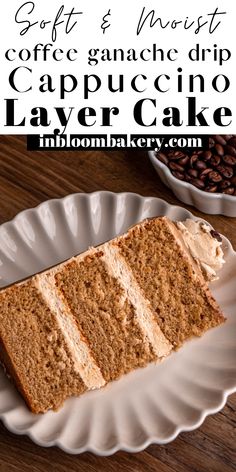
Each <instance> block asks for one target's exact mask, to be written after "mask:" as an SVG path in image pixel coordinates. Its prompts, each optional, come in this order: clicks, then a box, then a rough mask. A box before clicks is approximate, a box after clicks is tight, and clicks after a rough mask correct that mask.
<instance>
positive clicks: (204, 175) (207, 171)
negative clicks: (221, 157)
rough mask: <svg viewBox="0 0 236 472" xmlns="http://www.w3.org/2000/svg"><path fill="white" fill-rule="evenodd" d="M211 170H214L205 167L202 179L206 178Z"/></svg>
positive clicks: (201, 175)
mask: <svg viewBox="0 0 236 472" xmlns="http://www.w3.org/2000/svg"><path fill="white" fill-rule="evenodd" d="M210 172H212V169H211V168H210V167H207V169H205V170H203V171H202V172H201V174H200V179H201V180H204V179H205V178H206V177H207V176H208V174H209V173H210Z"/></svg>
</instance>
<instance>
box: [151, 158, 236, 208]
mask: <svg viewBox="0 0 236 472" xmlns="http://www.w3.org/2000/svg"><path fill="white" fill-rule="evenodd" d="M148 155H149V159H150V161H151V163H152V165H153V167H154V168H155V170H156V172H157V174H158V175H159V177H160V179H161V180H162V182H164V184H165V185H167V187H169V188H170V189H171V190H172V192H173V193H174V194H175V196H176V197H177V198H178V199H179V200H181V202H184V203H186V204H187V205H192V206H195V207H196V208H197V209H198V210H200V211H202V212H203V213H208V214H210V215H224V216H234V217H236V197H235V196H232V195H225V194H223V193H208V192H204V191H203V190H199V189H198V188H196V187H194V185H192V184H190V183H188V182H183V181H182V180H178V179H176V177H174V176H173V175H172V173H171V171H170V169H169V168H168V167H167V166H166V165H165V164H163V163H162V162H160V161H159V160H158V159H157V157H156V156H155V151H149V152H148Z"/></svg>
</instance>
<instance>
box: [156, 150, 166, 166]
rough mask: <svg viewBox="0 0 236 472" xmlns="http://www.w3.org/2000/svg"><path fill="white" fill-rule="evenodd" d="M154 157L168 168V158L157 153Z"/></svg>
mask: <svg viewBox="0 0 236 472" xmlns="http://www.w3.org/2000/svg"><path fill="white" fill-rule="evenodd" d="M156 157H157V159H159V161H161V162H162V163H163V164H165V165H166V166H168V163H169V160H168V157H167V156H166V155H165V154H164V153H163V152H158V153H157V154H156Z"/></svg>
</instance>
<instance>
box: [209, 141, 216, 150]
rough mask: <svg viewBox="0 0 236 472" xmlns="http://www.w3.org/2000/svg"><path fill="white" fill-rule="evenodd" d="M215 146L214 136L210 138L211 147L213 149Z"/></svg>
mask: <svg viewBox="0 0 236 472" xmlns="http://www.w3.org/2000/svg"><path fill="white" fill-rule="evenodd" d="M214 146H215V140H214V139H213V138H209V148H210V149H211V148H212V147H214Z"/></svg>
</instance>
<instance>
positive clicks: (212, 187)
mask: <svg viewBox="0 0 236 472" xmlns="http://www.w3.org/2000/svg"><path fill="white" fill-rule="evenodd" d="M217 190H218V188H217V185H208V186H207V187H206V188H205V191H206V192H209V193H215V192H217Z"/></svg>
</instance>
